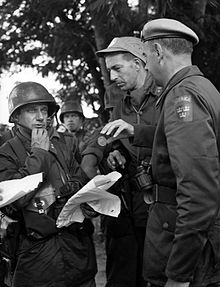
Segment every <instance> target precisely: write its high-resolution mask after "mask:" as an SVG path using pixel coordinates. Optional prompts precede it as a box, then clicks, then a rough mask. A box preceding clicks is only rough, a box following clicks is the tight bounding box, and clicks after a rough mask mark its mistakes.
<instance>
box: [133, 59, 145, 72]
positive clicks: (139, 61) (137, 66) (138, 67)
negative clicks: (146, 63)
mask: <svg viewBox="0 0 220 287" xmlns="http://www.w3.org/2000/svg"><path fill="white" fill-rule="evenodd" d="M134 63H135V66H136V70H137V71H139V70H140V69H141V67H143V63H142V61H141V60H140V59H139V58H134Z"/></svg>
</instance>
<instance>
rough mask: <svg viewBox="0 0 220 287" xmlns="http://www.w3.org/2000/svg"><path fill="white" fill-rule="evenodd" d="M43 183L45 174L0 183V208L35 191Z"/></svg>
mask: <svg viewBox="0 0 220 287" xmlns="http://www.w3.org/2000/svg"><path fill="white" fill-rule="evenodd" d="M42 181H43V174H42V172H41V173H37V174H32V175H28V176H25V177H23V178H19V179H11V180H6V181H2V182H0V207H3V206H5V205H8V204H10V203H12V202H14V201H16V200H18V199H19V198H21V197H22V196H24V195H26V194H28V193H29V192H31V191H33V190H34V189H35V188H36V187H37V186H38V184H39V183H40V182H42Z"/></svg>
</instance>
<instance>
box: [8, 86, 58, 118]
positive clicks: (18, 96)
mask: <svg viewBox="0 0 220 287" xmlns="http://www.w3.org/2000/svg"><path fill="white" fill-rule="evenodd" d="M34 103H46V104H47V105H48V117H51V116H53V115H54V114H56V113H57V112H58V110H59V105H58V104H57V103H56V101H55V99H54V97H53V96H52V95H51V94H50V93H49V92H48V91H47V89H46V88H45V87H44V86H42V85H41V84H39V83H36V82H23V83H20V84H18V85H17V86H15V87H14V88H13V90H12V91H11V93H10V94H9V99H8V108H9V122H10V123H13V122H15V120H14V117H13V116H14V113H15V111H17V110H18V109H19V108H20V107H23V106H25V105H27V104H34Z"/></svg>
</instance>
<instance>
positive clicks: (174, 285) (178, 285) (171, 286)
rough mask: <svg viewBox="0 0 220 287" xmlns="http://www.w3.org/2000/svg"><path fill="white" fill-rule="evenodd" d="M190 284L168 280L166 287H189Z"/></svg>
mask: <svg viewBox="0 0 220 287" xmlns="http://www.w3.org/2000/svg"><path fill="white" fill-rule="evenodd" d="M188 286H189V282H177V281H174V280H172V279H168V280H167V283H166V285H165V286H164V287H188Z"/></svg>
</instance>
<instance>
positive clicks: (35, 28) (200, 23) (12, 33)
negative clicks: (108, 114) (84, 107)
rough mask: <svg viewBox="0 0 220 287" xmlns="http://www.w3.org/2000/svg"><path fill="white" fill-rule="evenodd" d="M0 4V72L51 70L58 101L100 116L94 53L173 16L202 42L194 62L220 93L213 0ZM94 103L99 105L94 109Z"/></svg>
mask: <svg viewBox="0 0 220 287" xmlns="http://www.w3.org/2000/svg"><path fill="white" fill-rule="evenodd" d="M128 2H129V1H127V0H86V1H85V0H43V1H42V0H2V1H1V3H0V27H1V28H0V47H1V49H0V73H1V72H2V71H3V70H4V69H8V68H9V67H10V66H11V65H16V66H20V67H23V66H32V67H37V69H38V71H39V72H40V73H42V75H43V76H45V75H48V73H49V72H53V73H55V74H56V75H57V79H58V80H59V81H60V83H61V84H62V85H63V88H62V90H61V91H60V97H61V98H62V99H65V98H66V97H70V96H71V97H73V98H83V99H84V100H86V101H87V103H88V104H89V105H92V107H93V109H94V110H95V111H96V112H97V113H98V114H99V115H101V116H102V117H103V120H105V114H104V92H105V85H108V84H109V82H110V81H109V77H108V72H107V70H106V67H105V63H104V60H103V59H102V58H97V56H96V54H95V52H96V51H97V50H99V49H102V48H105V47H106V46H107V45H108V44H109V43H110V41H111V40H112V38H114V37H116V36H128V35H138V33H139V31H140V30H141V29H142V27H143V25H144V24H145V23H146V22H147V21H148V20H149V19H152V18H158V17H172V18H175V19H178V20H181V21H183V22H184V23H186V24H187V25H188V26H190V27H192V28H193V29H194V30H195V31H196V32H197V33H198V35H199V37H200V39H201V43H200V45H198V47H197V48H196V50H195V54H194V62H195V63H196V64H197V65H198V66H199V67H200V68H201V70H202V71H203V72H204V73H205V74H206V75H207V76H208V77H209V78H210V79H211V80H212V81H213V82H214V84H215V85H216V86H217V88H219V89H220V83H219V81H218V79H219V76H220V75H219V73H220V71H219V69H218V67H219V64H220V46H219V45H218V43H219V40H220V34H219V29H220V10H219V1H218V0H209V1H208V0H181V1H179V0H140V1H139V5H138V6H136V7H131V6H130V5H129V3H128ZM95 102H98V103H99V104H100V108H99V109H98V110H96V109H97V108H96V105H95Z"/></svg>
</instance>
